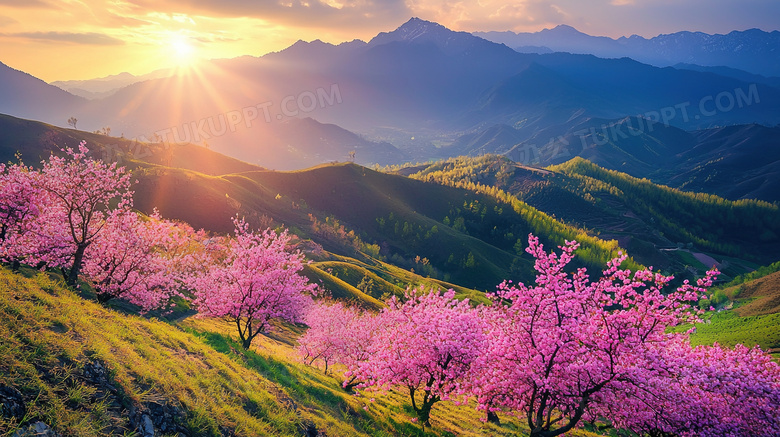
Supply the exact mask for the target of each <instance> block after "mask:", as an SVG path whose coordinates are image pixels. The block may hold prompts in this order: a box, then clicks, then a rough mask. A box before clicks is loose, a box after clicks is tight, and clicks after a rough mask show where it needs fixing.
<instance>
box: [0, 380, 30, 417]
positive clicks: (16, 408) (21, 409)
mask: <svg viewBox="0 0 780 437" xmlns="http://www.w3.org/2000/svg"><path fill="white" fill-rule="evenodd" d="M26 413H27V408H26V407H25V405H24V398H22V393H21V392H20V391H19V390H17V389H15V388H13V387H9V386H6V385H0V414H2V416H3V417H7V418H16V419H19V420H21V419H22V418H23V417H24V415H25V414H26Z"/></svg>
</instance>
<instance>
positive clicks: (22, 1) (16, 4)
mask: <svg viewBox="0 0 780 437" xmlns="http://www.w3.org/2000/svg"><path fill="white" fill-rule="evenodd" d="M0 6H10V7H12V8H51V7H52V4H50V3H49V2H46V1H44V0H0Z"/></svg>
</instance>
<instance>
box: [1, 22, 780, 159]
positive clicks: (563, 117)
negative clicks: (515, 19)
mask: <svg viewBox="0 0 780 437" xmlns="http://www.w3.org/2000/svg"><path fill="white" fill-rule="evenodd" d="M731 76H733V75H731ZM0 79H2V82H0V95H2V96H3V97H2V98H0V112H2V113H8V114H11V115H17V116H21V117H24V118H30V119H36V120H41V121H46V122H49V123H54V124H58V125H63V124H64V123H65V121H66V120H67V119H68V118H69V117H71V116H74V117H76V118H77V119H78V120H79V121H78V125H77V126H78V127H79V128H82V129H86V130H97V129H102V128H104V127H110V128H111V132H112V134H113V135H115V136H116V135H119V136H124V137H125V138H138V139H147V140H153V139H154V136H155V134H157V135H161V136H163V137H165V138H163V141H167V142H170V143H173V142H185V143H186V142H194V143H198V144H204V142H205V143H206V144H208V145H209V146H211V147H213V148H214V149H215V150H218V151H220V152H223V153H226V154H229V155H231V156H234V157H236V158H239V159H242V160H245V161H248V162H252V163H255V164H258V165H261V166H264V167H269V168H278V169H296V168H304V167H307V166H310V165H313V164H317V163H323V162H330V161H346V160H349V159H352V158H351V156H352V154H351V153H350V152H352V151H355V154H354V159H355V161H356V162H358V163H361V164H374V163H376V164H380V165H386V164H398V163H402V162H406V161H425V160H428V159H432V158H438V157H441V156H442V155H445V156H453V154H454V153H456V149H457V148H455V149H452V153H449V152H448V151H447V146H449V145H451V144H453V143H455V142H456V140H458V138H459V137H461V136H464V135H473V134H475V133H479V132H481V131H483V130H485V129H488V128H490V127H491V126H493V125H495V124H504V125H507V126H511V127H512V128H513V129H515V130H517V131H518V132H517V133H516V136H517V138H518V139H525V140H531V139H535V138H539V137H540V135H541V136H547V138H550V137H555V136H557V135H562V134H564V133H566V132H568V131H571V130H572V128H573V127H575V126H578V125H582V124H583V123H588V122H591V120H594V119H598V120H620V119H622V118H624V117H626V116H636V115H638V114H639V115H643V116H648V117H650V118H653V117H655V118H656V119H657V120H658V121H660V122H665V123H667V124H669V125H672V126H676V127H679V128H683V129H686V130H691V129H701V128H712V127H715V126H724V125H734V124H750V123H758V124H762V125H766V126H773V125H775V124H777V123H778V122H780V89H777V88H775V87H773V86H771V85H769V84H768V83H767V82H765V83H755V82H751V81H750V80H749V79H750V77H749V76H745V77H742V78H741V79H740V78H735V77H730V76H724V75H720V74H717V72H712V71H694V70H692V69H675V68H658V67H654V66H651V65H647V64H642V63H640V62H638V61H634V60H631V59H626V58H623V59H601V58H597V57H595V56H593V55H582V54H567V53H549V54H529V53H518V52H516V51H514V50H512V49H510V48H509V47H507V46H505V45H503V44H497V43H495V42H491V41H488V40H486V39H483V38H479V37H476V36H474V35H471V34H468V33H465V32H454V31H451V30H449V29H447V28H445V27H443V26H441V25H439V24H436V23H432V22H428V21H424V20H420V19H416V18H414V19H411V20H409V21H408V22H407V23H405V24H404V25H402V26H400V27H399V28H398V29H395V30H393V31H391V32H386V33H380V34H379V35H377V36H376V37H374V38H373V39H371V40H370V41H368V42H362V41H351V42H346V43H342V44H339V45H333V44H328V43H323V42H321V41H312V42H303V41H299V42H298V43H296V44H293V45H292V46H290V47H289V48H287V49H285V50H282V51H280V52H276V53H270V54H268V55H265V56H262V57H259V58H257V57H250V56H244V57H240V58H235V59H225V60H215V61H211V62H208V63H205V64H203V65H202V66H201V67H200V68H199V69H197V70H180V71H177V72H176V73H175V74H174V75H172V76H169V77H162V78H156V79H149V80H145V81H140V82H136V83H133V84H130V85H128V86H126V87H124V88H121V89H119V90H117V91H115V92H113V93H112V94H111V95H109V96H107V97H104V98H99V99H92V100H87V99H84V98H80V97H77V96H74V95H72V94H69V93H66V92H64V91H62V90H61V89H59V88H57V87H55V86H53V85H49V84H45V83H43V82H42V81H39V80H37V79H35V78H33V77H31V76H29V75H27V74H25V73H22V72H19V71H16V70H13V69H11V68H9V67H6V66H2V67H0ZM746 80H747V81H746ZM716 98H717V99H718V100H717V101H716ZM681 108H684V109H685V111H686V113H685V114H683V113H682V112H681ZM306 118H311V119H312V121H305V119H306ZM301 120H304V121H301ZM315 121H316V122H315ZM333 125H335V126H338V127H340V128H343V129H345V130H348V131H350V132H352V133H354V134H355V135H354V136H350V135H349V134H348V133H347V132H345V131H344V130H339V129H336V127H334V126H333ZM290 126H294V128H290ZM291 130H292V131H294V134H291V133H290V131H291ZM345 137H351V138H352V139H351V140H350V141H349V144H344V141H343V138H345ZM518 144H519V142H518Z"/></svg>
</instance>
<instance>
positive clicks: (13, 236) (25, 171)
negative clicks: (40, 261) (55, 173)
mask: <svg viewBox="0 0 780 437" xmlns="http://www.w3.org/2000/svg"><path fill="white" fill-rule="evenodd" d="M37 176H38V174H37V173H36V172H35V170H33V169H32V168H30V167H26V166H25V165H24V164H23V163H19V164H11V165H5V164H0V259H2V260H3V261H5V262H10V263H12V264H13V266H14V269H17V268H18V267H19V262H20V261H21V260H23V259H24V258H25V257H26V255H29V254H30V253H29V249H30V246H31V245H30V244H29V243H28V242H27V241H26V240H28V236H29V234H30V233H31V232H32V231H33V229H32V228H33V226H34V223H35V219H36V218H37V217H38V215H39V214H40V211H41V207H42V206H43V203H44V201H43V196H42V193H41V191H40V190H39V189H38V188H37V187H36V183H35V178H36V177H37ZM25 252H27V253H25Z"/></svg>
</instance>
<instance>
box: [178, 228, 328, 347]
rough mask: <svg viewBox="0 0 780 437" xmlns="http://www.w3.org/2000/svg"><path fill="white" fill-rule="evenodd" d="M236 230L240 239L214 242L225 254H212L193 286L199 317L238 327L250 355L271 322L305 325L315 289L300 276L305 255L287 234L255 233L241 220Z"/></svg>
mask: <svg viewBox="0 0 780 437" xmlns="http://www.w3.org/2000/svg"><path fill="white" fill-rule="evenodd" d="M234 224H235V227H236V230H235V236H234V237H233V238H230V239H228V240H227V241H225V242H223V243H219V242H214V243H213V244H221V245H222V247H221V250H219V249H214V250H211V252H212V253H213V254H214V256H213V259H212V261H211V264H210V265H208V266H205V267H204V269H203V272H198V273H195V274H193V275H191V277H190V279H189V281H188V283H189V286H190V288H191V289H192V290H193V291H194V294H195V297H194V299H193V303H194V304H195V306H196V307H197V308H198V311H199V312H200V313H201V314H202V315H206V316H212V317H221V318H224V319H225V320H227V321H229V322H231V323H233V324H235V325H236V328H237V329H238V335H239V337H240V338H241V344H242V346H243V347H244V348H245V349H249V347H250V346H251V343H252V340H253V339H254V338H255V337H256V336H257V335H258V334H260V333H262V332H265V331H266V330H268V329H269V328H270V326H269V322H270V321H271V320H272V319H281V320H286V321H289V322H301V321H303V315H304V314H305V310H306V309H307V307H308V306H309V305H310V304H311V297H310V295H309V294H310V293H313V292H315V290H316V288H315V287H316V286H315V285H314V284H309V283H308V280H307V278H306V277H304V276H302V275H301V274H300V271H301V269H303V255H302V254H301V253H300V252H298V251H293V250H292V249H291V248H290V245H289V243H290V236H289V235H288V234H287V231H284V232H282V233H279V234H278V233H276V232H274V231H273V230H272V229H266V230H265V231H262V232H253V231H251V230H250V229H249V225H248V224H247V223H246V222H245V221H244V220H238V219H235V220H234Z"/></svg>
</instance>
